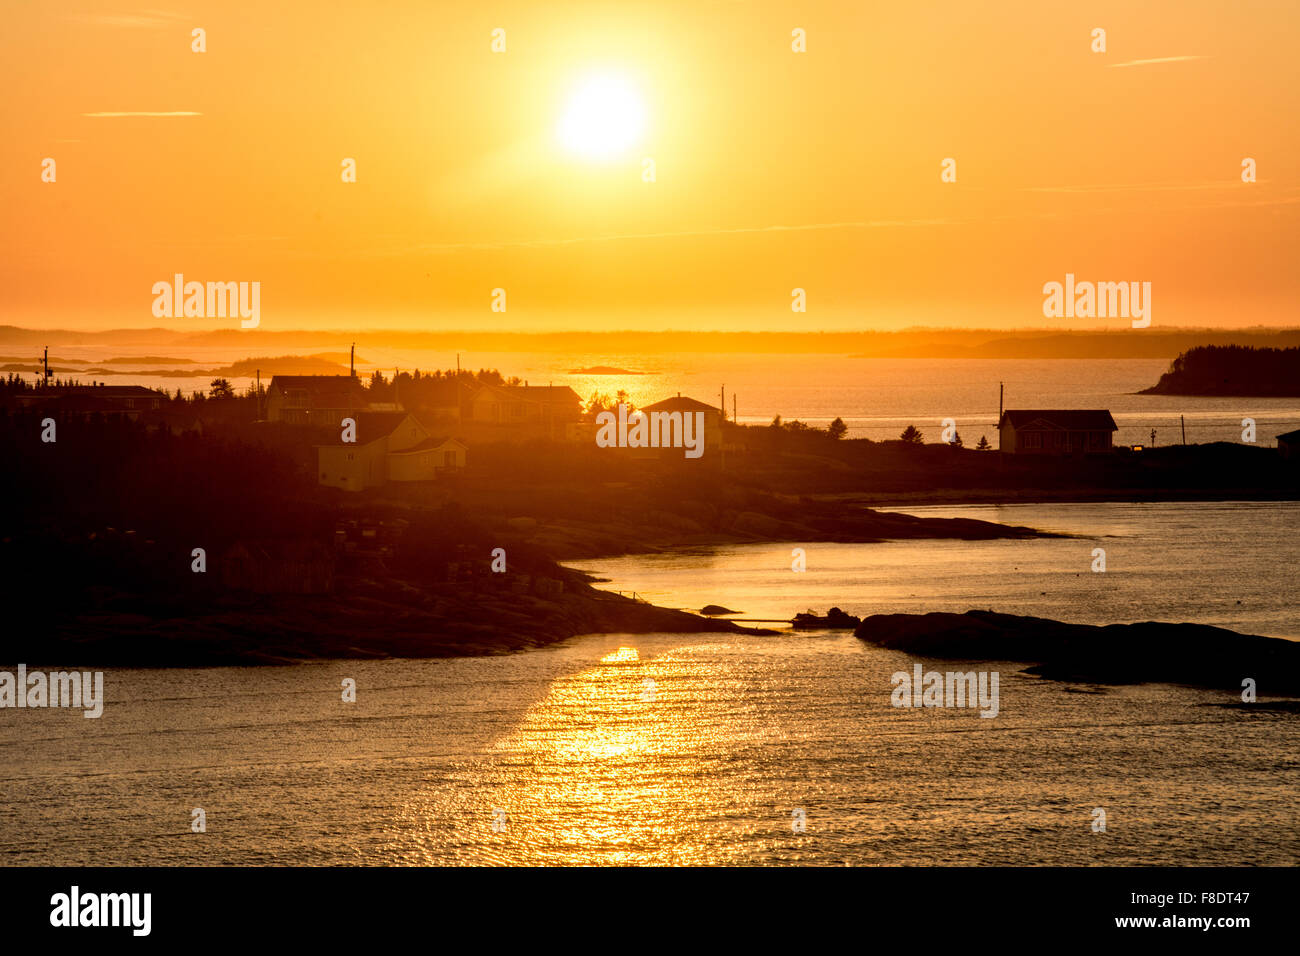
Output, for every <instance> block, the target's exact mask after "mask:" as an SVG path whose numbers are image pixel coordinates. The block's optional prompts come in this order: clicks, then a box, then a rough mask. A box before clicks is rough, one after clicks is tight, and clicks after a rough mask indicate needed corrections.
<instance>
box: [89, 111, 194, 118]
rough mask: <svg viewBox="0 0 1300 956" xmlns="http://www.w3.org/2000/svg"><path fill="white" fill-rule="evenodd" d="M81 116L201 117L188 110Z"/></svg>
mask: <svg viewBox="0 0 1300 956" xmlns="http://www.w3.org/2000/svg"><path fill="white" fill-rule="evenodd" d="M81 115H82V116H93V117H96V118H98V119H115V118H119V117H122V116H202V115H203V114H202V113H195V112H192V111H190V110H173V111H172V112H170V113H150V112H146V111H143V110H132V111H128V112H120V113H82V114H81Z"/></svg>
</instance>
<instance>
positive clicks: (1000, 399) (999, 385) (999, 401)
mask: <svg viewBox="0 0 1300 956" xmlns="http://www.w3.org/2000/svg"><path fill="white" fill-rule="evenodd" d="M1005 388H1006V386H1005V385H1003V384H1002V383H1001V382H998V425H999V426H1001V424H1002V393H1003V390H1004V389H1005Z"/></svg>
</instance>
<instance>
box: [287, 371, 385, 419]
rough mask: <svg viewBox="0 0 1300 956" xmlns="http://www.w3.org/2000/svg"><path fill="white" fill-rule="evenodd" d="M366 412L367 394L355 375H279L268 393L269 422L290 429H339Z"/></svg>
mask: <svg viewBox="0 0 1300 956" xmlns="http://www.w3.org/2000/svg"><path fill="white" fill-rule="evenodd" d="M366 408H367V405H366V391H365V389H364V388H363V387H362V385H361V381H360V380H359V379H357V378H356V377H355V376H353V375H276V376H275V377H273V378H272V379H271V385H270V387H269V388H268V389H267V392H266V420H267V421H270V422H284V423H285V424H287V425H312V426H316V427H321V426H330V427H338V424H339V422H341V421H342V420H343V419H345V418H347V417H349V416H350V415H355V413H357V412H360V411H363V410H365V409H366Z"/></svg>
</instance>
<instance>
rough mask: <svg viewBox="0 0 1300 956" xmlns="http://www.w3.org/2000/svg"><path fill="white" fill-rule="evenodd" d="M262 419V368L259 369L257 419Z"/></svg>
mask: <svg viewBox="0 0 1300 956" xmlns="http://www.w3.org/2000/svg"><path fill="white" fill-rule="evenodd" d="M261 420H262V370H261V369H260V368H259V369H258V370H257V421H259V422H260V421H261Z"/></svg>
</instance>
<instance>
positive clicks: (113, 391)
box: [14, 384, 167, 421]
mask: <svg viewBox="0 0 1300 956" xmlns="http://www.w3.org/2000/svg"><path fill="white" fill-rule="evenodd" d="M166 402H167V396H166V395H164V394H163V393H162V392H157V391H154V390H153V389H151V388H145V387H144V386H143V385H103V384H97V385H45V386H42V387H40V388H36V389H33V390H32V391H30V392H19V393H17V394H16V395H15V396H14V403H15V405H16V406H17V407H18V408H35V409H38V410H40V411H44V412H49V413H51V414H56V415H61V416H71V417H77V418H90V417H91V416H93V415H100V416H103V417H104V418H126V419H130V420H131V421H135V420H136V419H138V418H139V417H140V416H141V414H142V413H145V412H156V411H158V410H159V409H161V408H162V407H163V405H164V404H165V403H166Z"/></svg>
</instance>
